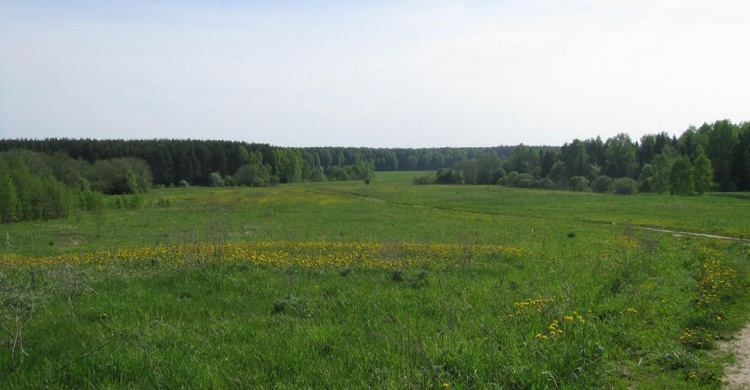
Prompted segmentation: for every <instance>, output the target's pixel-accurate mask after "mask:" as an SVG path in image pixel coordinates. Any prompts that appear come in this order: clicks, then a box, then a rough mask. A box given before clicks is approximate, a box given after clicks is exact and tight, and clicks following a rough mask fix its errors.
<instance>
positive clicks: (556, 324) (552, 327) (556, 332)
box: [534, 312, 586, 340]
mask: <svg viewBox="0 0 750 390" xmlns="http://www.w3.org/2000/svg"><path fill="white" fill-rule="evenodd" d="M585 322H586V320H585V319H584V318H583V316H581V315H579V314H578V313H577V312H573V313H571V314H568V315H566V316H564V317H563V322H562V323H561V322H560V321H559V320H557V319H554V320H552V322H550V324H549V325H548V326H547V329H545V330H544V331H541V332H539V333H537V334H536V336H534V338H536V339H541V340H547V339H551V338H555V337H558V336H560V335H562V334H563V333H565V331H564V330H563V324H565V325H566V326H567V327H572V326H575V325H576V324H583V323H585Z"/></svg>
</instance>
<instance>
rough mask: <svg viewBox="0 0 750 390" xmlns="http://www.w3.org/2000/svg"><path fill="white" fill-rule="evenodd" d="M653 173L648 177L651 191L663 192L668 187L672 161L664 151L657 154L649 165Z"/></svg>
mask: <svg viewBox="0 0 750 390" xmlns="http://www.w3.org/2000/svg"><path fill="white" fill-rule="evenodd" d="M651 167H652V170H653V174H652V175H651V177H650V179H651V180H650V189H651V192H656V193H658V194H663V193H665V192H667V191H669V189H670V186H669V185H670V181H671V179H670V175H671V173H672V161H671V160H670V158H669V157H668V156H667V154H666V153H660V154H657V155H656V157H654V162H653V164H652V165H651Z"/></svg>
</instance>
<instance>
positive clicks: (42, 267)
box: [0, 172, 750, 389]
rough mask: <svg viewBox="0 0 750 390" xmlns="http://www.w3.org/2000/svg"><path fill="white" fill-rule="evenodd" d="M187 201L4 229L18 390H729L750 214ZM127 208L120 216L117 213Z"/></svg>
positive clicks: (165, 198)
mask: <svg viewBox="0 0 750 390" xmlns="http://www.w3.org/2000/svg"><path fill="white" fill-rule="evenodd" d="M420 174H422V173H419V172H394V173H378V174H377V176H376V177H375V179H373V180H372V181H371V183H370V184H369V185H365V184H364V183H363V182H360V181H357V182H321V183H295V184H287V185H281V186H277V187H269V188H236V187H234V188H205V187H189V188H173V189H156V190H151V191H150V192H148V193H147V194H146V195H145V196H144V198H142V199H140V201H139V202H132V205H128V204H129V203H128V202H123V201H119V202H118V200H125V199H126V198H117V197H115V196H112V197H109V198H108V199H107V201H106V203H107V204H108V206H107V207H105V208H104V209H101V210H98V211H94V212H77V213H74V214H73V215H71V216H70V217H68V218H66V219H58V220H49V221H29V222H19V223H12V224H4V225H0V256H2V257H1V258H0V259H1V260H2V261H0V304H2V306H1V309H0V310H2V311H0V313H1V315H2V317H0V321H2V322H0V331H1V333H0V374H2V375H0V388H45V387H51V388H144V387H145V388H182V387H186V388H280V389H299V388H346V389H349V388H385V389H391V388H392V389H405V388H420V389H421V388H439V389H445V388H452V389H466V388H478V389H484V388H498V389H530V388H534V389H544V388H679V389H682V388H720V387H721V386H722V383H723V381H724V368H723V365H724V364H725V363H728V362H731V361H732V360H733V359H734V357H733V356H731V355H727V354H724V353H721V352H719V350H718V348H717V345H718V343H720V342H722V341H723V340H727V339H729V338H731V336H732V335H733V334H734V333H735V332H736V331H737V330H739V329H740V328H741V327H742V326H743V325H744V324H745V323H746V321H748V313H750V310H749V309H750V299H749V298H750V295H749V294H748V293H749V292H750V289H749V287H750V284H749V282H750V277H749V276H748V252H750V249H748V248H750V247H748V246H747V245H745V243H741V242H739V241H735V240H720V239H712V238H702V237H693V236H689V235H684V234H680V235H676V234H666V233H658V232H653V231H648V230H643V229H642V228H643V227H655V228H661V229H669V230H676V231H684V232H695V233H709V234H716V235H722V236H728V237H732V238H739V237H740V236H744V237H748V236H750V207H748V206H749V205H750V203H749V202H750V200H749V199H748V197H747V196H731V197H730V196H721V195H718V194H706V195H703V196H686V197H678V196H668V195H648V194H647V195H636V196H619V195H612V194H593V193H578V192H569V191H551V190H531V189H515V188H510V187H504V186H479V185H477V186H470V185H463V186H442V185H415V184H412V178H413V177H414V176H415V175H420ZM118 204H119V205H124V206H122V207H117V205H118Z"/></svg>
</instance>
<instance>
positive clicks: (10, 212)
mask: <svg viewBox="0 0 750 390" xmlns="http://www.w3.org/2000/svg"><path fill="white" fill-rule="evenodd" d="M8 172H9V168H8V164H7V163H5V160H4V159H2V158H0V222H2V223H10V222H13V221H15V220H16V219H17V218H18V196H17V195H16V186H15V185H13V181H11V179H10V174H9V173H8Z"/></svg>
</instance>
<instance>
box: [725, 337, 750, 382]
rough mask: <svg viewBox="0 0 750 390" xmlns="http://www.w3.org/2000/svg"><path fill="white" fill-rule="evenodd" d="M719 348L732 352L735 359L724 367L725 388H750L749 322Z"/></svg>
mask: <svg viewBox="0 0 750 390" xmlns="http://www.w3.org/2000/svg"><path fill="white" fill-rule="evenodd" d="M721 349H722V350H723V351H725V352H731V353H733V354H734V356H735V358H736V360H737V362H736V364H731V365H727V366H726V367H725V372H726V377H725V378H726V382H725V383H726V388H728V389H732V390H750V324H748V325H747V326H745V328H744V329H742V331H741V332H740V333H738V334H737V336H736V338H735V339H733V340H731V341H728V342H726V343H724V344H722V345H721Z"/></svg>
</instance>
